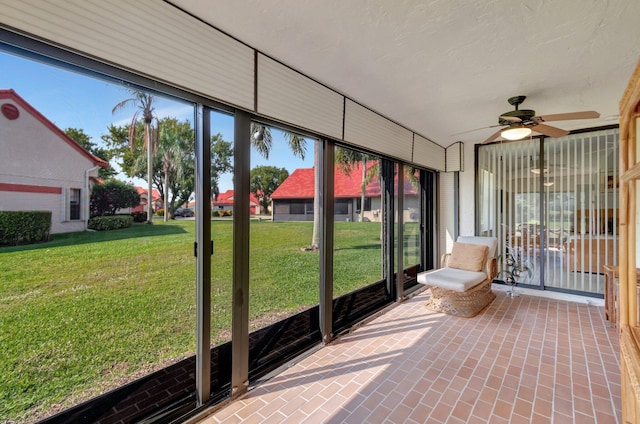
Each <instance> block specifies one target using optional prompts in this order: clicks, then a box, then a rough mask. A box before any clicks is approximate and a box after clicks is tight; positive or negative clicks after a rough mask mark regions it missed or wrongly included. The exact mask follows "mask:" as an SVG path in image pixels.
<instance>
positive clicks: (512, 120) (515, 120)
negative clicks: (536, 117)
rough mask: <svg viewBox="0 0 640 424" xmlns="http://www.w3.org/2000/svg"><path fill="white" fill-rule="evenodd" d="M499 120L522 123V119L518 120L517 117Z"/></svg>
mask: <svg viewBox="0 0 640 424" xmlns="http://www.w3.org/2000/svg"><path fill="white" fill-rule="evenodd" d="M498 119H502V120H504V121H511V122H522V119H520V118H518V117H517V116H504V115H502V116H500V117H499V118H498Z"/></svg>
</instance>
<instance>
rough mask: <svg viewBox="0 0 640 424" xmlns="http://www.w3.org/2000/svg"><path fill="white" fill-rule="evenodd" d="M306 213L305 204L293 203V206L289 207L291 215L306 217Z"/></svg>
mask: <svg viewBox="0 0 640 424" xmlns="http://www.w3.org/2000/svg"><path fill="white" fill-rule="evenodd" d="M304 211H305V204H304V202H291V206H289V213H290V214H291V215H304Z"/></svg>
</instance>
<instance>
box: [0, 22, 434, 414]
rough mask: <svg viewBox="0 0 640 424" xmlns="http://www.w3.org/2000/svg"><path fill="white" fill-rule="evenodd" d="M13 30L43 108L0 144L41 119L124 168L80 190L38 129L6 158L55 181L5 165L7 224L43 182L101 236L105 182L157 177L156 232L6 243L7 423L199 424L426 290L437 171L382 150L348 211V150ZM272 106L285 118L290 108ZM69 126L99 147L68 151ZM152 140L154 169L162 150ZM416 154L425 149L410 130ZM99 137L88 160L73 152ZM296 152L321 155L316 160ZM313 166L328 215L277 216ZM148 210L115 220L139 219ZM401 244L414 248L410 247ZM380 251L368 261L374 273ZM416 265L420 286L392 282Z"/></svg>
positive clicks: (133, 208) (13, 52)
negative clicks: (286, 193)
mask: <svg viewBox="0 0 640 424" xmlns="http://www.w3.org/2000/svg"><path fill="white" fill-rule="evenodd" d="M0 35H2V36H3V39H2V44H0V48H1V49H2V51H1V52H0V65H1V66H2V68H3V69H11V70H12V72H11V73H8V72H7V73H6V74H5V80H4V81H5V82H4V83H6V84H10V85H11V86H12V87H14V88H15V89H16V91H18V92H19V93H20V94H21V95H22V96H23V97H24V100H25V102H27V103H30V104H31V103H32V106H33V109H34V110H35V109H37V113H35V112H33V111H31V110H30V109H29V110H27V109H28V108H24V107H22V106H20V104H18V106H17V107H18V109H19V113H20V116H21V118H19V119H9V117H12V116H13V115H12V114H11V113H9V114H8V115H7V116H9V117H7V116H5V115H4V114H3V115H2V119H3V120H2V121H0V123H1V124H2V127H0V130H2V131H5V130H7V129H8V128H9V126H10V125H11V128H14V127H15V125H14V124H16V123H19V124H22V123H27V120H29V121H28V122H29V123H30V124H31V123H33V121H34V120H32V119H31V118H32V117H33V116H40V115H42V117H44V118H46V122H47V123H46V125H44V127H45V128H47V131H49V132H53V134H54V136H56V137H58V139H61V140H62V141H63V144H62V146H63V147H64V148H67V147H69V146H72V147H69V149H75V150H78V149H80V150H82V149H88V150H90V152H92V153H91V154H95V155H97V157H98V156H99V157H101V158H103V159H102V160H104V161H106V162H109V163H110V164H111V168H109V169H110V170H111V171H112V172H111V173H109V174H105V175H102V176H101V178H100V179H98V178H94V177H93V174H91V173H92V172H94V171H95V173H96V175H97V173H98V170H97V169H91V168H87V169H85V170H84V171H83V173H82V175H81V179H80V181H81V183H82V184H79V185H78V184H75V182H74V181H70V182H69V181H63V180H62V179H61V178H59V174H57V171H56V169H55V168H56V167H55V166H53V167H51V168H47V167H46V166H45V165H47V166H48V165H50V164H53V165H60V164H59V163H56V162H55V161H54V160H51V159H54V158H52V157H49V156H42V155H40V156H37V155H36V156H34V155H33V151H31V150H29V148H28V146H29V144H27V143H26V142H25V141H24V140H26V139H29V140H36V139H37V140H39V139H38V138H37V137H30V136H29V134H31V133H30V132H29V131H28V128H27V130H19V131H18V130H16V131H13V130H12V131H13V132H10V133H6V131H5V132H3V133H2V134H3V137H2V138H0V148H1V149H2V151H3V152H4V153H5V155H3V159H4V160H8V161H9V162H10V163H11V164H12V166H15V167H16V168H19V167H20V166H21V164H22V165H23V166H26V165H25V164H27V162H29V163H28V165H29V166H31V165H39V168H40V169H51V172H49V173H48V175H47V176H46V177H47V178H45V179H42V180H41V181H39V182H37V184H36V183H35V182H29V183H28V184H27V181H26V180H25V178H27V176H22V177H20V178H22V180H16V179H15V178H16V175H14V174H13V173H8V172H6V170H7V169H8V168H7V167H2V168H1V169H0V212H1V211H7V210H11V209H12V208H16V207H17V206H15V205H16V204H17V203H16V202H17V200H20V199H17V197H16V194H15V193H18V192H17V190H18V189H20V188H24V186H25V185H29V187H27V188H29V190H30V191H29V190H26V191H27V192H30V193H31V195H34V194H35V195H36V196H38V195H40V198H43V199H46V198H47V196H51V195H53V193H52V192H55V193H58V192H59V193H60V194H62V193H69V195H68V196H66V195H63V196H61V198H62V199H63V200H58V201H56V203H55V205H54V207H53V208H54V209H55V213H56V214H57V215H56V220H58V221H70V222H72V223H74V224H75V223H77V222H78V221H79V222H80V223H81V224H87V223H88V222H89V220H90V219H91V218H95V217H96V216H94V215H95V214H94V212H91V208H90V205H91V203H90V196H91V193H92V190H93V188H94V187H96V186H97V185H99V184H101V183H102V181H112V180H113V181H116V180H117V181H119V182H121V183H122V184H125V185H127V186H131V187H136V186H138V187H140V188H141V190H142V191H145V190H144V187H145V186H147V183H148V180H149V179H151V184H152V193H151V196H149V197H150V199H149V197H146V199H149V200H148V201H149V202H151V203H152V205H151V206H152V211H153V213H152V215H153V216H151V217H149V216H145V217H144V218H145V219H143V220H142V221H145V220H147V221H150V222H151V224H146V223H143V222H139V223H138V222H135V223H133V224H132V225H131V226H130V227H125V228H121V229H118V230H109V231H106V230H105V231H95V232H93V231H91V232H85V231H77V230H74V231H71V232H69V234H65V235H60V234H57V233H55V234H52V236H51V239H50V240H48V241H46V242H45V243H43V244H37V245H33V246H5V245H0V265H1V267H2V271H3V273H2V275H3V278H4V280H3V284H2V287H0V296H1V297H2V299H3V300H4V301H5V302H6V303H5V308H4V309H3V310H1V311H0V319H1V320H2V321H3V322H7V323H10V324H9V325H3V326H1V329H0V331H1V333H0V336H1V338H2V340H3V347H4V348H5V350H4V352H5V354H6V355H5V356H3V358H4V359H3V361H6V362H4V363H3V364H1V367H0V369H3V370H11V371H7V372H5V371H3V375H2V377H3V379H2V381H3V382H4V383H1V382H0V388H3V389H4V390H0V396H2V399H0V416H2V417H9V418H8V419H9V420H15V421H26V422H30V421H36V420H39V419H45V420H46V421H47V422H114V421H117V420H123V421H139V420H144V419H152V420H154V421H155V422H170V421H172V420H177V419H184V418H185V417H188V416H190V415H193V414H194V413H195V411H198V410H199V408H203V407H206V406H208V405H211V404H214V403H216V402H219V401H221V400H223V399H227V398H229V397H231V396H234V395H239V394H241V393H243V392H244V391H246V389H247V387H248V386H247V384H255V383H257V382H258V381H260V379H261V378H263V377H264V376H266V375H268V374H269V373H270V372H272V371H274V370H275V369H277V368H278V367H280V366H282V365H283V364H285V363H286V361H288V360H291V359H293V358H295V357H296V356H298V355H300V354H301V353H303V352H305V351H306V350H308V349H311V348H314V347H318V346H320V345H321V344H322V342H330V341H331V340H332V339H333V338H334V337H335V336H336V335H337V334H339V333H340V332H341V331H345V330H348V329H349V328H350V327H351V326H352V325H354V324H356V323H358V322H359V321H360V320H362V319H364V318H366V317H367V316H369V315H370V314H372V313H374V312H377V311H379V310H380V309H381V308H383V307H384V306H387V305H389V304H391V303H393V302H395V301H398V300H401V298H402V296H403V293H404V294H407V293H409V290H408V289H409V288H410V287H413V288H415V287H417V283H416V281H415V278H413V277H414V274H415V273H416V272H417V271H418V270H423V269H428V268H429V267H431V266H432V263H433V258H431V257H430V256H429V255H431V256H433V251H432V247H430V246H433V245H434V243H435V240H436V235H435V232H434V231H426V230H425V228H426V229H431V230H432V229H434V228H435V224H434V217H435V212H434V210H435V200H434V199H435V195H436V191H435V188H434V187H435V184H434V183H433V181H435V172H434V171H428V170H426V169H424V168H421V167H417V166H416V164H408V163H406V162H405V161H404V160H405V159H406V160H410V159H411V155H408V156H407V155H405V154H404V153H403V154H402V155H401V156H402V157H391V156H389V155H388V154H387V155H383V154H381V153H374V152H372V151H370V150H369V151H366V154H367V155H368V156H367V163H366V164H365V160H364V158H363V157H360V158H354V159H353V160H352V165H353V166H354V168H358V167H359V169H360V170H362V169H365V170H366V169H371V167H373V166H375V165H376V164H377V165H378V171H377V172H372V173H371V174H370V177H371V181H372V184H373V185H374V186H375V185H377V190H378V191H377V194H376V193H368V195H366V196H365V200H364V202H363V201H362V196H361V183H362V182H363V178H362V173H361V172H360V173H357V172H354V173H353V175H354V176H355V175H357V176H358V178H359V179H360V180H359V182H357V181H356V182H355V183H353V184H352V188H355V191H354V192H350V197H341V196H338V195H337V193H338V191H339V190H338V189H339V187H338V186H336V185H335V184H334V181H335V178H334V173H335V172H336V168H337V166H338V165H337V159H336V158H335V156H336V155H337V154H336V151H337V150H338V148H337V147H336V144H337V143H336V141H335V140H333V139H331V138H328V137H327V136H326V135H323V134H322V133H314V132H311V131H309V130H308V128H307V129H300V128H297V127H294V126H292V125H291V124H290V123H289V124H284V123H281V122H277V121H274V120H271V119H269V118H268V117H265V116H259V115H257V114H250V113H248V112H246V111H245V110H239V109H235V108H234V107H233V106H231V105H228V104H224V103H220V102H217V101H215V100H212V99H210V98H207V97H201V96H200V95H198V94H194V93H192V92H189V91H185V90H181V89H177V88H176V87H173V86H170V85H164V84H162V83H159V82H157V81H152V80H149V79H146V78H143V77H140V76H138V75H136V74H133V73H130V72H127V71H123V70H121V69H118V68H115V67H111V66H108V65H105V64H103V63H98V62H94V61H91V60H89V59H87V58H85V57H81V56H77V55H74V54H72V53H69V52H68V51H64V50H62V49H58V48H55V47H52V46H50V45H46V44H43V43H40V42H36V41H34V40H32V39H29V38H22V37H21V36H17V35H16V34H14V33H9V32H7V31H6V30H0ZM9 38H10V42H9V41H6V40H7V39H9ZM5 41H6V42H5ZM23 47H24V48H23ZM27 47H28V49H27ZM34 59H35V60H34ZM36 60H37V61H36ZM271 65H273V64H270V66H271ZM203 78H204V76H203ZM305 81H306V80H305ZM38 84H40V85H38ZM49 85H52V86H55V88H56V90H57V91H55V90H54V91H50V90H48V89H47V88H49ZM150 87H153V89H150ZM60 93H64V96H63V95H61V94H60ZM266 94H268V92H266V93H263V92H261V94H260V95H266ZM150 97H151V98H153V103H152V104H151V105H150V107H149V108H148V109H149V111H150V112H151V114H152V116H153V117H152V118H151V119H150V122H146V124H150V126H149V127H148V128H145V120H144V119H143V118H142V117H143V116H144V113H143V112H144V110H142V109H144V108H142V109H140V106H142V105H143V104H138V103H137V102H139V101H140V100H144V101H148V99H149V98H150ZM129 98H131V99H133V101H132V102H131V103H132V104H131V105H130V107H131V109H126V110H123V111H121V113H122V114H121V115H118V114H115V115H114V113H113V109H114V106H116V105H117V104H119V103H120V102H122V101H123V100H126V99H129ZM0 102H1V103H2V104H3V105H4V104H5V103H9V100H7V98H5V97H2V98H0ZM61 103H64V107H60V105H61ZM276 103H277V102H276ZM264 105H265V106H264V107H267V104H266V103H265V104H264ZM271 107H273V108H274V110H277V104H275V105H273V106H269V108H271ZM4 109H7V107H5V108H4ZM4 109H3V110H4ZM28 112H33V113H28ZM136 112H137V113H136ZM369 112H370V111H369ZM274 113H275V112H274ZM362 115H363V117H368V118H371V114H370V113H363V114H362ZM5 118H6V119H5ZM368 118H367V119H368ZM380 119H381V118H379V117H378V118H376V119H373V121H375V122H377V123H378V124H380ZM54 121H55V123H54ZM313 121H314V120H313V119H311V120H309V122H311V123H308V124H305V125H307V126H312V125H315V124H313ZM41 122H45V121H44V120H42V121H41ZM363 122H364V123H366V122H367V121H366V119H365V121H363ZM303 123H304V122H303ZM56 125H60V126H62V128H57V127H56ZM393 125H395V124H393ZM393 125H391V126H390V127H391V128H393ZM256 126H258V127H262V129H263V130H268V131H269V132H270V134H271V135H272V136H273V139H272V141H273V144H272V145H271V146H269V148H268V149H271V150H270V154H269V155H266V156H265V155H263V154H261V153H260V152H259V150H258V149H259V147H257V144H258V143H257V142H258V141H260V140H259V137H258V136H256V134H255V133H256V132H258V131H256V129H257V128H256ZM67 127H68V128H67ZM74 128H75V129H76V131H71V130H73V129H74ZM131 128H133V129H135V134H134V133H133V132H130V129H131ZM67 129H70V130H69V131H68V133H69V134H72V135H74V136H77V135H78V134H80V135H82V134H83V133H85V135H88V136H89V137H88V138H87V139H82V138H81V137H76V138H77V140H76V138H74V139H71V135H68V137H69V139H67V138H66V137H67V136H66V135H63V134H62V133H64V132H65V130H67ZM78 129H79V130H78ZM387 130H389V127H388V128H387ZM361 131H364V132H363V134H364V133H366V130H364V129H361ZM406 132H407V131H406V130H405V131H400V132H399V133H401V134H402V135H406ZM409 133H410V132H409ZM4 134H9V135H8V136H6V137H5V136H4ZM145 134H147V135H148V136H149V137H150V138H149V141H148V142H145V139H144V137H145ZM359 134H360V135H359ZM393 134H395V133H394V131H392V130H390V132H389V136H391V137H393ZM263 135H264V134H263ZM289 135H294V136H295V137H293V138H291V137H289ZM154 137H155V138H154ZM353 137H354V140H355V139H359V137H361V133H360V132H358V131H356V132H355V133H354V134H353ZM154 140H155V141H157V144H155V145H154V146H153V147H152V148H151V153H150V154H151V161H148V160H147V159H146V158H147V154H148V151H147V150H145V149H146V147H145V146H150V145H153V144H154ZM407 140H408V141H407V143H409V145H410V144H412V143H413V138H412V136H411V137H408V138H407ZM40 141H44V142H46V143H52V144H55V143H58V141H60V140H57V141H56V140H51V141H49V139H47V140H39V142H40ZM82 141H85V142H86V143H85V144H82V146H83V147H78V146H75V143H81V142H82ZM129 141H133V143H131V144H130V143H129ZM262 141H264V138H263V139H262ZM290 142H294V143H302V144H305V143H306V150H305V152H306V154H305V158H304V159H302V158H299V157H296V155H295V154H294V153H293V151H292V150H290V146H291V144H290ZM421 143H423V144H424V143H430V142H428V141H426V140H421ZM390 145H393V143H390ZM73 146H75V147H73ZM344 146H346V145H344ZM352 147H353V146H349V148H352ZM405 147H407V148H408V149H409V150H410V149H411V147H409V146H405ZM429 148H431V149H432V150H433V149H436V150H438V149H439V148H438V147H435V145H429ZM360 152H364V151H363V150H360ZM83 154H84V153H83ZM34 157H36V158H37V161H34V160H33V159H34ZM22 158H28V159H29V161H26V160H23V159H22ZM374 158H375V159H374ZM403 158H404V159H403ZM38 161H40V162H38ZM48 161H49V162H48ZM149 164H151V165H152V166H151V174H149V173H148V166H147V165H149ZM272 168H275V170H274V169H272ZM25 169H26V168H25ZM283 169H284V171H286V172H282V173H280V171H282V170H283ZM302 169H307V170H308V169H311V171H312V172H311V173H310V174H309V175H310V176H311V178H312V181H311V182H310V183H309V184H302V185H300V187H303V188H304V189H305V190H306V189H307V188H311V194H310V195H307V194H306V193H302V195H301V196H300V197H299V198H298V199H299V200H296V201H299V202H304V204H305V205H307V204H308V205H309V208H308V209H307V208H306V207H305V214H308V215H310V216H311V217H313V219H312V220H307V219H304V220H293V221H291V220H290V221H278V220H274V215H273V212H274V210H275V209H274V208H273V205H274V203H273V202H269V199H268V198H269V196H270V195H272V194H274V191H273V190H272V189H274V188H275V189H277V188H278V187H280V186H282V187H284V186H285V182H286V181H287V179H288V178H289V177H292V176H293V175H295V173H296V171H298V170H302ZM396 169H404V170H409V169H412V173H411V174H410V175H407V174H406V172H404V173H403V174H402V175H403V179H404V183H403V185H400V187H401V188H400V189H398V184H397V183H396V181H397V179H396V178H397V177H398V175H396V172H395V171H394V170H396ZM287 174H288V175H287ZM149 175H151V177H149ZM366 178H368V176H365V179H366ZM343 181H344V180H343ZM426 181H430V182H431V183H430V184H427V183H426ZM403 186H404V189H402V187H403ZM36 188H37V190H36V192H35V193H34V190H35V189H36ZM38 190H39V191H38ZM145 195H146V193H145ZM20 196H22V194H20ZM16 199H17V200H16ZM9 200H10V201H9ZM146 201H147V200H145V201H142V200H141V201H140V203H139V204H138V203H136V204H135V205H130V206H129V207H126V208H121V210H119V211H118V214H120V215H127V216H135V217H138V216H142V215H138V214H141V212H142V210H143V209H146V206H147V205H148V203H146ZM79 202H80V203H82V202H86V204H84V203H82V204H79ZM289 202H290V204H292V203H294V199H291V198H290V199H289ZM26 205H27V206H28V204H26ZM83 205H84V206H83ZM311 205H313V206H312V207H311ZM345 205H346V207H345ZM85 206H86V207H85ZM425 208H431V210H425ZM139 209H140V210H139ZM345 210H346V214H344V213H342V212H344V211H345ZM107 215H108V214H107ZM118 219H119V218H118ZM336 221H338V222H336ZM400 228H402V229H404V233H401V232H399V231H400V230H399V229H400ZM397 240H404V242H403V243H401V244H400V246H402V247H404V250H403V253H400V254H399V253H398V252H399V251H400V248H399V244H398V242H397ZM369 245H371V246H369ZM334 246H335V247H336V249H335V250H334V248H333V247H334ZM45 252H46V254H44V253H45ZM364 255H366V256H367V258H369V259H368V260H369V262H367V263H364V262H363V261H361V259H362V258H363V257H364ZM25 264H32V265H30V266H25ZM363 264H364V265H365V266H362V265H363ZM367 264H368V265H371V266H366V265H367ZM400 264H402V267H404V269H405V271H406V272H394V271H397V270H398V269H399V267H400ZM401 269H402V268H401ZM16 387H20V390H19V391H16V390H14V389H15V388H16ZM54 405H55V407H54ZM54 413H56V414H55V415H54Z"/></svg>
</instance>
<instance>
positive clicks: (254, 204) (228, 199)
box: [211, 190, 260, 215]
mask: <svg viewBox="0 0 640 424" xmlns="http://www.w3.org/2000/svg"><path fill="white" fill-rule="evenodd" d="M211 210H212V211H223V210H224V211H232V210H233V190H227V191H225V192H224V193H220V194H219V195H218V196H217V197H215V198H214V200H213V201H212V202H211ZM249 213H250V214H251V215H256V214H258V213H260V203H259V202H258V199H256V196H254V195H253V193H249Z"/></svg>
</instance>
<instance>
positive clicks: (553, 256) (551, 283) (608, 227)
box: [476, 129, 618, 294]
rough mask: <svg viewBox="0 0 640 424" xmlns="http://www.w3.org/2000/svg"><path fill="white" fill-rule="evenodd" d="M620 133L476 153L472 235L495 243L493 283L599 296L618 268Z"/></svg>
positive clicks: (533, 142)
mask: <svg viewBox="0 0 640 424" xmlns="http://www.w3.org/2000/svg"><path fill="white" fill-rule="evenodd" d="M617 148H618V131H617V129H614V130H602V131H597V132H589V133H582V134H576V135H570V136H567V137H562V138H558V139H544V140H540V139H535V140H524V141H519V142H513V143H495V144H491V145H488V146H480V147H479V148H478V174H477V175H478V178H477V181H478V183H477V196H476V199H477V202H478V205H477V211H478V218H477V223H476V225H477V228H478V231H479V233H480V234H483V235H495V236H496V237H498V240H499V242H500V253H501V256H500V263H499V270H500V274H499V275H500V276H499V279H503V280H506V277H515V278H514V279H515V280H516V282H517V283H519V284H523V285H537V286H541V287H545V288H550V289H556V290H562V291H571V292H584V293H590V294H602V293H603V290H604V277H603V272H604V271H603V265H605V264H610V265H615V264H616V263H617V254H616V253H617V252H616V245H617V243H616V241H617V234H618V230H617V218H616V217H617V180H618V170H617V159H616V158H617V155H618V154H617Z"/></svg>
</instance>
